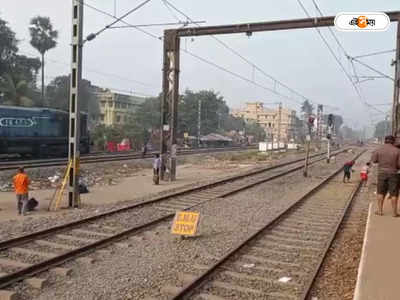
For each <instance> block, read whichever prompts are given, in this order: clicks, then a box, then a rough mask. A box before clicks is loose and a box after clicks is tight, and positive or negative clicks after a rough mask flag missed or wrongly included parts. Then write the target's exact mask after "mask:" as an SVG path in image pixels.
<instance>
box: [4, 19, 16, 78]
mask: <svg viewBox="0 0 400 300" xmlns="http://www.w3.org/2000/svg"><path fill="white" fill-rule="evenodd" d="M17 44H18V41H17V39H16V38H15V33H14V32H13V31H12V30H11V28H10V27H9V26H8V25H7V22H6V21H4V20H2V19H1V18H0V76H2V75H3V74H4V73H6V72H9V71H10V62H11V61H12V59H13V58H14V57H15V55H16V54H17V52H18V47H17Z"/></svg>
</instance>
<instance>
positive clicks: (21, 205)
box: [13, 167, 31, 215]
mask: <svg viewBox="0 0 400 300" xmlns="http://www.w3.org/2000/svg"><path fill="white" fill-rule="evenodd" d="M13 182H14V189H15V194H16V195H17V203H18V214H19V215H20V214H22V215H25V212H26V205H27V204H28V192H29V184H30V182H31V181H30V180H29V177H28V175H27V174H26V173H25V171H24V168H23V167H19V168H18V174H17V175H15V176H14V178H13Z"/></svg>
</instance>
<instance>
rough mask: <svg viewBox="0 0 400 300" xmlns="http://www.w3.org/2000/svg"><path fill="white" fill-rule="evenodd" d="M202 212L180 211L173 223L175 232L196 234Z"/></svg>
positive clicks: (189, 234)
mask: <svg viewBox="0 0 400 300" xmlns="http://www.w3.org/2000/svg"><path fill="white" fill-rule="evenodd" d="M199 219H200V213H198V212H191V211H178V212H176V214H175V218H174V222H173V223H172V229H171V232H172V233H173V234H179V235H187V236H194V235H195V234H196V231H197V225H198V223H199Z"/></svg>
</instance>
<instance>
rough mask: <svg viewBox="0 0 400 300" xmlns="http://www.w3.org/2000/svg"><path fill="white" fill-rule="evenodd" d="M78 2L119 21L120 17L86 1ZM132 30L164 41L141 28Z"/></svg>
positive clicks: (80, 0)
mask: <svg viewBox="0 0 400 300" xmlns="http://www.w3.org/2000/svg"><path fill="white" fill-rule="evenodd" d="M78 1H79V2H80V3H82V4H83V5H85V6H86V7H89V8H90V9H93V10H95V11H97V12H98V13H101V14H103V15H105V16H108V17H110V18H113V19H118V17H116V16H113V15H112V14H110V13H108V12H106V11H104V10H101V9H99V8H97V7H95V6H93V5H90V4H87V3H86V2H84V1H82V0H78ZM119 22H121V23H123V24H125V25H130V26H132V24H129V23H128V22H126V21H124V20H121V21H119ZM132 28H134V29H136V30H138V31H140V32H142V33H144V34H146V35H148V36H150V37H152V38H155V39H158V40H161V39H162V37H159V36H156V35H155V34H153V33H151V32H149V31H147V30H144V29H142V28H140V27H134V26H132Z"/></svg>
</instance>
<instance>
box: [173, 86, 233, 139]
mask: <svg viewBox="0 0 400 300" xmlns="http://www.w3.org/2000/svg"><path fill="white" fill-rule="evenodd" d="M199 102H201V135H207V134H209V133H211V132H215V131H217V130H218V129H221V128H222V127H223V123H224V120H225V119H226V118H227V115H228V114H229V108H228V106H227V105H226V103H225V100H224V98H223V97H222V96H220V95H219V94H218V93H215V92H214V91H211V90H202V91H199V92H193V91H190V90H186V91H185V94H184V95H182V96H181V98H180V101H179V107H178V111H179V113H178V129H179V132H180V133H181V134H182V133H183V132H188V133H189V134H190V135H195V136H196V135H197V125H198V112H199Z"/></svg>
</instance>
